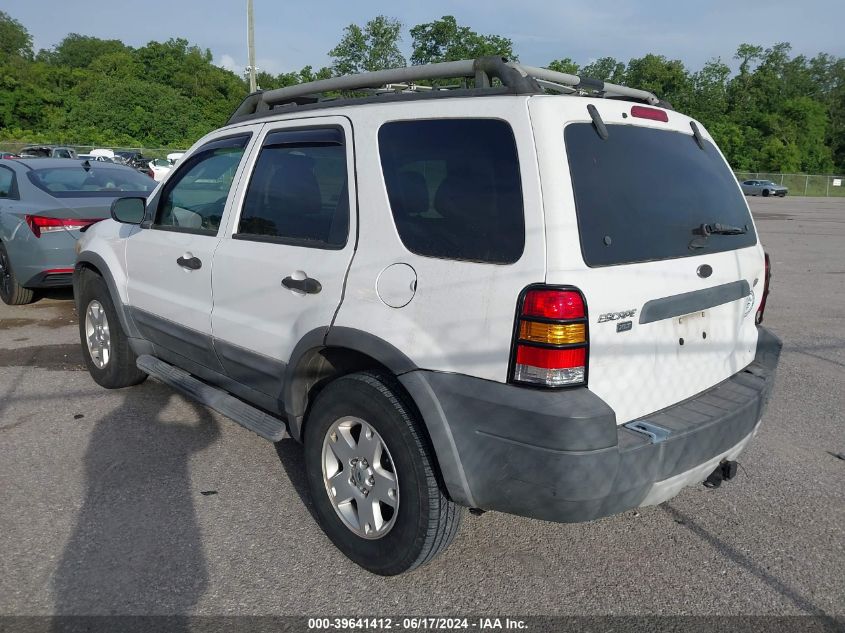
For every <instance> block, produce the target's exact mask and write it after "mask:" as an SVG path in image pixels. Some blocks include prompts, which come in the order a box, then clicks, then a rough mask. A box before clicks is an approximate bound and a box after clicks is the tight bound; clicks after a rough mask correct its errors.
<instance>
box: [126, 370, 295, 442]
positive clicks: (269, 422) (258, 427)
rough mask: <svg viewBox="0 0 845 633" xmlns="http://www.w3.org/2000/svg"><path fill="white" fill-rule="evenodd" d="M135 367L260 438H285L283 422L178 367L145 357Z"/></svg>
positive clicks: (286, 433) (286, 434)
mask: <svg viewBox="0 0 845 633" xmlns="http://www.w3.org/2000/svg"><path fill="white" fill-rule="evenodd" d="M136 364H137V365H138V369H140V370H141V371H143V372H146V373H147V374H149V375H150V376H153V377H155V378H158V379H159V380H160V381H161V382H163V383H164V384H166V385H169V386H170V387H173V388H174V389H176V390H177V391H180V392H182V393H183V394H185V395H186V396H189V397H191V398H193V399H194V400H196V401H197V402H199V403H201V404H204V405H205V406H207V407H209V408H211V409H214V410H215V411H217V412H218V413H222V414H223V415H225V416H226V417H228V418H231V419H232V420H234V421H235V422H237V423H238V424H240V425H241V426H243V427H244V428H247V429H249V430H250V431H252V432H253V433H256V434H257V435H260V436H261V437H263V438H264V439H267V440H270V441H271V442H278V441H279V440H282V439H284V438H286V437H289V435H288V432H287V425H286V424H285V422H284V421H282V420H280V419H279V418H276V417H273V416H272V415H269V414H267V413H264V411H261V410H260V409H256V408H255V407H253V406H250V405H248V404H247V403H246V402H244V401H243V400H238V399H237V398H235V397H234V396H230V395H229V394H228V393H226V392H225V391H222V390H220V389H218V388H216V387H212V386H211V385H209V384H207V383H204V382H202V381H201V380H198V379H197V378H194V377H193V376H192V375H191V374H189V373H188V372H186V371H183V370H181V369H179V368H178V367H174V366H173V365H171V364H169V363H165V362H164V361H163V360H159V359H158V358H155V357H154V356H148V355H143V356H139V357H138V361H137V363H136Z"/></svg>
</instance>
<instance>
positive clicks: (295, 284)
mask: <svg viewBox="0 0 845 633" xmlns="http://www.w3.org/2000/svg"><path fill="white" fill-rule="evenodd" d="M282 285H283V286H284V287H285V288H289V289H291V290H298V291H299V292H303V293H305V294H309V295H315V294H317V293H318V292H320V291H321V290H322V289H323V286H322V284H321V283H320V282H319V281H317V280H316V279H312V278H311V277H306V278H305V279H294V278H293V277H285V278H284V279H282Z"/></svg>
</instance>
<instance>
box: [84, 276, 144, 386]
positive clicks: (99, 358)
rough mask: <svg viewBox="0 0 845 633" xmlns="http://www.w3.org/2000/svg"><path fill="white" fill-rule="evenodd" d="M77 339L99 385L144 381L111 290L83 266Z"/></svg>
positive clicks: (130, 384)
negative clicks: (119, 317)
mask: <svg viewBox="0 0 845 633" xmlns="http://www.w3.org/2000/svg"><path fill="white" fill-rule="evenodd" d="M78 291H79V292H78V294H77V297H76V306H77V309H78V311H79V340H80V343H81V344H82V355H83V356H84V358H85V366H86V367H87V368H88V373H89V374H91V378H93V379H94V382H96V383H97V384H98V385H100V386H101V387H105V388H106V389H120V388H122V387H131V386H132V385H137V384H140V383H142V382H144V381H145V380H146V379H147V374H145V373H144V372H142V371H141V370H140V369H138V367H137V366H136V365H135V361H136V360H137V358H138V357H137V356H136V355H135V352H133V351H132V348H131V347H129V339H128V338H127V337H126V334H125V333H124V332H123V327H122V326H121V324H120V319H118V316H117V311H116V310H115V307H114V303H112V299H111V293H110V292H109V288H108V286H107V285H106V282H105V281H104V280H103V278H102V277H100V275H98V274H97V273H95V272H93V271H90V270H83V271H82V272H81V278H80V280H79V283H78Z"/></svg>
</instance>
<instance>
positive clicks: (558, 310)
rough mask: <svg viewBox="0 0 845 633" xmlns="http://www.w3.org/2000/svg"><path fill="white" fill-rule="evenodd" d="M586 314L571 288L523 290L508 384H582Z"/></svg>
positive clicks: (560, 385)
mask: <svg viewBox="0 0 845 633" xmlns="http://www.w3.org/2000/svg"><path fill="white" fill-rule="evenodd" d="M587 341H588V337H587V310H586V306H585V304H584V297H583V295H582V294H581V292H580V291H578V290H577V289H575V288H544V287H533V288H531V289H529V290H526V291H525V292H524V293H523V295H522V297H521V298H520V303H519V312H518V315H517V322H516V326H515V333H514V343H513V350H512V352H511V372H510V376H509V378H510V381H511V382H513V383H518V384H527V385H534V386H539V387H571V386H577V385H584V384H586V382H587V348H588V342H587Z"/></svg>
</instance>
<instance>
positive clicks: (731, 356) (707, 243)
mask: <svg viewBox="0 0 845 633" xmlns="http://www.w3.org/2000/svg"><path fill="white" fill-rule="evenodd" d="M588 104H591V105H593V106H594V107H595V108H596V112H597V113H598V115H599V118H600V119H601V120H600V121H598V122H593V120H592V118H591V116H590V114H589V112H588V110H587V105H588ZM529 108H530V111H531V117H532V123H533V125H534V130H535V140H536V142H537V149H538V157H539V159H540V160H539V162H540V171H541V180H542V186H543V199H544V210H545V218H546V239H547V244H548V249H547V278H546V283H548V284H561V285H572V286H576V287H578V288H579V289H580V290H581V291H582V292H583V293H584V296H585V298H586V302H587V309H588V320H589V342H590V348H589V360H588V369H587V371H588V376H587V382H588V387H589V388H590V390H592V391H593V392H595V393H596V394H597V395H599V396H600V397H601V398H602V399H604V400H605V401H606V402H607V403H608V404H609V405H610V406H611V407H613V409H614V410H615V412H616V415H617V422H618V423H619V424H624V423H626V422H629V421H631V420H634V419H636V418H638V417H640V416H643V415H646V414H649V413H652V412H654V411H658V410H660V409H662V408H665V407H667V406H670V405H673V404H675V403H677V402H679V401H682V400H685V399H687V398H689V397H691V396H694V395H695V394H697V393H699V392H701V391H704V390H706V389H708V388H709V387H712V386H713V385H716V384H718V383H719V382H721V381H723V380H725V379H727V378H728V377H730V376H731V375H733V374H735V373H736V372H737V371H739V370H741V369H742V368H744V367H745V366H747V365H748V364H749V363H750V362H751V361H752V360H753V358H754V352H755V348H756V342H757V330H756V327H755V324H754V313H755V310H756V307H757V305H758V304H759V301H760V298H761V295H762V284H763V273H764V260H763V251H762V248H761V246H760V245H759V241H758V239H757V234H756V231H755V228H754V224H753V221H752V218H751V214H750V213H749V210H748V205H747V203H746V201H745V198H744V197H743V195H742V193H741V192H740V189H739V186H738V183H737V181H736V179H735V178H734V176H733V174H732V172H731V171H730V169H729V167H728V165H727V163H726V162H725V160H724V158H723V157H722V155H721V153H720V152H719V150H718V149H717V148H716V146H715V144H714V142H713V140H712V139H711V138H710V136H709V135H708V134H707V132H706V131H705V130H704V128H703V127H702V126H700V124H699V125H697V128H698V130H699V138H698V140H696V138H695V135H694V126H693V125H691V119H689V118H688V117H685V116H683V115H681V114H679V113H676V112H672V111H665V110H660V109H649V108H645V109H643V108H642V107H641V106H635V104H632V103H630V102H625V101H611V100H603V99H584V98H571V97H539V98H535V99H532V100H531V102H530V106H529ZM643 115H644V116H647V117H655V118H654V119H649V118H642V116H643ZM661 119H667V120H661ZM602 124H603V126H602ZM602 127H604V128H605V129H606V131H607V134H606V138H604V137H603V136H604V135H603V134H600V133H599V131H600V128H602ZM702 225H706V226H702Z"/></svg>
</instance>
